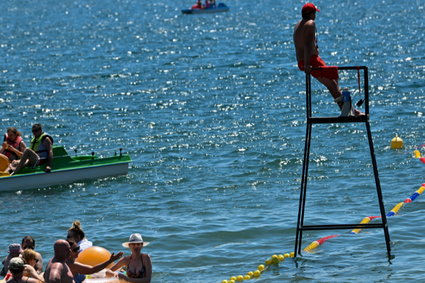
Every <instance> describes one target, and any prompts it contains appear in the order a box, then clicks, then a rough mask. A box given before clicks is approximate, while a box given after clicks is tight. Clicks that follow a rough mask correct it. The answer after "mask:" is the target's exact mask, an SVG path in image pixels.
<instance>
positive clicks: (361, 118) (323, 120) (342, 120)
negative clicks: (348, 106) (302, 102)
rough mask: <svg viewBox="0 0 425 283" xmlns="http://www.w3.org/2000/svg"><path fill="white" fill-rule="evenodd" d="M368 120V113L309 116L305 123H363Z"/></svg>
mask: <svg viewBox="0 0 425 283" xmlns="http://www.w3.org/2000/svg"><path fill="white" fill-rule="evenodd" d="M367 121H369V115H363V116H357V117H310V118H307V123H308V122H310V123H312V124H330V123H362V122H363V123H364V122H367Z"/></svg>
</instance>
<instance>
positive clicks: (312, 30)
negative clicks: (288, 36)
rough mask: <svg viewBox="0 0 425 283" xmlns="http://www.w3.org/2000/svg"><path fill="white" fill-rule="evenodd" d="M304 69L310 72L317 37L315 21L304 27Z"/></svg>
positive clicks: (307, 23)
mask: <svg viewBox="0 0 425 283" xmlns="http://www.w3.org/2000/svg"><path fill="white" fill-rule="evenodd" d="M303 37H304V69H305V71H306V73H307V72H310V70H311V66H310V58H311V55H313V49H314V45H315V37H316V25H315V23H314V21H313V20H310V21H308V22H306V23H305V25H304V34H303Z"/></svg>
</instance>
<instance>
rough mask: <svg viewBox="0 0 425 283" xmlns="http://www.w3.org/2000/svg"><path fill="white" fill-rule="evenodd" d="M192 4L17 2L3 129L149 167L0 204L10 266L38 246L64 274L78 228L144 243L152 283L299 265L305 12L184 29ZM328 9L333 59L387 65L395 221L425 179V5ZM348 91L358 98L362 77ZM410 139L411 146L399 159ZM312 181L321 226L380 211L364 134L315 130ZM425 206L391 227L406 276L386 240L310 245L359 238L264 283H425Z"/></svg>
mask: <svg viewBox="0 0 425 283" xmlns="http://www.w3.org/2000/svg"><path fill="white" fill-rule="evenodd" d="M192 4H193V3H192V2H191V1H183V0H176V1H171V2H170V1H150V0H146V1H132V0H115V1H112V0H103V1H100V0H91V1H81V0H73V1H69V0H64V1H52V0H42V1H28V0H22V1H17V0H3V1H1V2H0V8H1V11H2V13H1V14H0V31H1V32H0V58H1V62H2V63H1V65H0V71H1V76H0V102H1V104H0V105H1V114H0V117H1V122H2V123H1V124H2V130H1V131H5V130H6V128H7V127H10V126H16V127H17V128H18V129H19V130H21V131H22V132H23V134H24V140H25V141H26V143H27V144H28V143H29V139H30V134H31V133H30V129H31V125H32V124H33V123H36V122H39V123H41V124H43V125H44V130H45V131H46V132H48V133H50V134H51V135H52V136H53V137H54V138H55V141H56V143H57V144H62V145H64V146H65V148H66V149H67V150H68V151H69V152H70V153H71V154H73V152H74V149H77V150H78V152H79V153H90V152H91V151H92V150H93V151H95V152H96V153H97V154H100V155H104V156H107V155H111V154H113V153H114V151H116V150H118V149H119V148H123V149H124V151H126V152H128V153H130V154H131V156H132V158H133V163H132V164H131V165H130V169H129V174H128V175H127V176H121V177H117V178H107V179H103V180H98V181H87V182H82V183H75V184H70V185H65V186H56V187H51V188H46V189H40V190H30V191H23V192H5V193H0V219H1V222H2V228H1V232H0V233H1V234H0V256H2V257H3V256H6V255H7V247H8V245H9V244H10V243H13V242H20V240H21V239H22V238H23V236H25V235H27V234H30V235H32V236H33V237H34V238H35V239H36V244H37V250H38V251H39V252H41V254H42V255H43V257H44V259H45V261H46V262H47V260H48V259H49V258H50V257H51V256H52V254H53V251H52V244H53V242H54V241H55V240H56V239H59V238H64V237H65V236H66V231H67V229H68V228H69V226H70V224H71V222H72V221H73V220H75V219H79V220H80V221H81V222H82V225H83V228H84V230H85V232H86V234H87V237H88V238H89V240H91V241H93V242H94V244H95V245H99V246H103V247H105V248H107V249H108V250H110V251H121V250H122V251H126V252H128V250H125V249H124V248H123V247H121V243H122V242H124V241H126V240H127V239H128V236H129V235H130V234H131V233H135V232H139V233H142V234H143V236H144V238H145V240H147V241H150V242H151V245H149V246H148V247H146V248H145V249H144V252H147V253H149V254H150V255H151V257H152V261H153V280H152V282H221V280H223V279H228V278H229V277H230V276H234V275H239V274H245V273H246V272H248V271H253V270H255V269H256V268H257V266H258V265H259V264H263V263H264V261H265V260H266V259H267V258H269V257H270V256H271V255H273V254H281V253H289V252H291V251H293V249H294V239H295V228H296V220H297V211H298V199H299V188H300V181H301V171H302V156H303V150H304V135H305V125H306V124H305V92H304V90H305V79H304V75H303V73H302V72H299V71H298V69H297V67H296V62H295V54H294V48H293V43H292V31H293V26H294V24H295V23H296V22H297V21H298V20H299V19H300V14H301V6H302V5H303V4H304V2H303V1H270V0H264V1H257V2H255V1H241V0H233V1H229V2H226V4H228V6H230V11H229V12H227V13H220V14H209V15H183V14H181V12H180V10H181V9H184V8H187V7H190V6H191V5H192ZM315 4H316V5H317V6H318V7H319V8H320V9H321V12H320V13H318V15H317V20H316V22H317V28H318V36H319V46H320V51H321V56H322V58H323V59H324V60H325V61H326V62H327V63H328V64H330V65H340V66H350V65H365V66H368V67H369V75H370V77H369V79H370V95H371V127H372V134H373V138H374V143H375V153H376V158H377V162H378V167H379V173H380V179H381V185H382V190H383V196H384V201H385V209H386V211H389V210H390V209H392V207H393V206H394V205H396V204H397V203H399V202H401V201H403V200H404V199H405V198H407V197H408V196H410V195H411V194H412V193H414V192H415V191H416V190H417V189H418V188H419V187H420V185H421V184H422V183H424V182H425V180H424V177H423V173H424V169H425V165H424V164H422V163H420V162H419V161H418V160H416V159H414V158H412V152H413V150H414V149H416V148H417V147H418V146H419V145H421V144H423V143H425V135H424V122H425V121H424V120H425V118H424V106H423V104H424V103H423V101H424V100H425V48H424V42H425V33H424V30H425V29H424V27H425V21H424V17H423V14H424V12H425V1H424V0H412V1H397V0H385V1H384V0H369V1H348V0H342V1H330V0H322V1H318V2H316V3H315ZM341 85H342V86H348V87H350V88H351V89H352V90H355V89H356V88H357V78H356V73H346V74H345V73H344V74H343V75H342V81H341ZM313 90H314V112H315V115H317V116H336V115H339V113H338V111H337V107H336V106H335V105H334V104H333V103H332V101H331V98H330V95H329V93H328V92H327V91H326V90H325V89H324V88H323V87H322V86H321V85H320V84H319V83H317V82H316V81H313ZM359 98H360V95H359V94H355V96H354V98H353V99H354V100H356V101H357V100H358V99H359ZM395 134H398V135H399V136H400V137H402V138H403V140H404V143H405V148H404V149H402V150H391V149H390V148H389V144H390V141H391V139H392V138H393V137H394V136H395ZM423 153H425V152H423ZM309 172H310V178H309V186H308V189H309V190H308V198H307V208H306V218H305V219H306V220H305V221H306V224H342V223H358V222H360V221H361V219H362V218H363V217H365V216H370V215H378V214H379V208H378V205H377V198H376V192H375V186H374V181H373V172H372V167H371V163H370V156H369V152H368V144H367V139H366V131H365V127H364V125H351V124H347V125H345V124H338V125H320V126H315V127H314V129H313V142H312V153H311V163H310V171H309ZM424 197H425V196H420V197H419V198H418V199H416V200H415V201H414V202H412V203H410V204H407V205H406V206H405V207H404V208H403V209H402V210H401V211H400V212H399V214H398V215H397V216H395V217H391V218H389V219H388V222H389V230H390V235H391V240H392V249H393V254H394V255H395V259H394V260H393V261H392V264H389V263H388V261H387V260H386V249H385V241H384V236H383V233H382V230H381V229H376V230H375V229H372V230H368V231H363V232H362V233H360V234H358V235H350V234H349V233H348V232H349V231H347V232H346V231H316V232H315V231H313V232H308V233H307V232H305V233H304V241H303V247H305V246H307V245H308V244H309V243H310V242H312V241H314V240H316V239H318V238H321V237H324V236H328V235H331V234H335V233H341V234H343V235H342V236H340V237H337V238H335V239H332V240H329V241H328V242H326V243H325V244H324V245H322V246H321V247H319V248H318V249H317V250H316V252H315V253H313V254H307V253H304V254H303V257H302V258H299V259H298V260H297V265H296V264H295V262H294V261H293V260H285V261H284V262H282V263H281V264H280V265H279V266H274V267H272V268H270V269H269V270H267V271H266V272H264V273H263V274H262V275H261V277H260V278H259V279H257V280H256V281H255V282H281V281H291V282H305V281H307V282H310V281H311V282H331V281H333V282H349V281H354V280H355V281H357V282H405V281H421V280H423V268H422V263H423V261H424V260H425V256H424V254H423V251H424V249H425V240H424V239H423V232H424V231H425V230H424V222H425V221H424V213H425V198H424ZM250 281H254V280H250Z"/></svg>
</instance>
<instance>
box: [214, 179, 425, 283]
mask: <svg viewBox="0 0 425 283" xmlns="http://www.w3.org/2000/svg"><path fill="white" fill-rule="evenodd" d="M424 191H425V183H424V184H422V185H421V186H420V187H419V189H418V190H416V191H415V192H414V193H413V194H412V195H410V196H409V197H408V198H406V199H405V200H404V201H402V202H399V203H397V204H396V205H395V206H394V207H393V208H392V209H391V210H390V211H389V212H388V213H387V215H386V216H387V217H392V216H395V215H397V213H398V212H399V211H400V209H401V208H402V207H403V206H404V205H405V204H407V203H411V202H413V201H414V200H415V199H416V198H417V197H419V196H420V195H422V193H423V192H424ZM377 218H381V216H367V217H364V218H363V219H362V221H361V222H360V224H365V223H369V222H370V221H372V220H374V219H377ZM361 230H362V229H354V230H352V231H351V232H350V233H351V234H358V233H360V232H361ZM338 236H340V234H335V235H330V236H326V237H322V238H320V239H318V240H315V241H313V242H312V243H311V244H309V245H308V246H307V247H305V248H304V250H303V251H305V252H312V251H313V250H314V249H316V248H317V247H319V246H321V245H322V244H323V243H325V242H326V241H328V240H330V239H332V238H335V237H338ZM293 257H294V252H291V253H285V254H279V255H276V254H275V255H272V256H271V257H269V258H268V259H267V260H266V261H265V262H264V264H260V265H259V266H258V267H257V269H256V270H254V271H249V272H247V273H246V274H245V275H237V276H231V277H230V278H229V279H224V280H222V281H221V283H236V282H242V281H245V280H250V279H257V278H259V277H260V276H261V274H262V273H263V272H265V271H266V270H268V269H269V268H270V266H272V265H279V263H281V262H283V261H284V260H285V259H286V258H293Z"/></svg>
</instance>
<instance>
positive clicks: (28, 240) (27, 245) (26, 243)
mask: <svg viewBox="0 0 425 283" xmlns="http://www.w3.org/2000/svg"><path fill="white" fill-rule="evenodd" d="M21 246H22V249H23V250H24V251H26V250H32V251H34V252H35V254H36V265H35V266H34V268H35V270H36V271H37V273H39V274H40V273H42V272H43V257H42V256H41V254H40V253H39V252H36V251H35V240H34V238H33V237H31V236H25V237H24V238H22V243H21Z"/></svg>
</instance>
